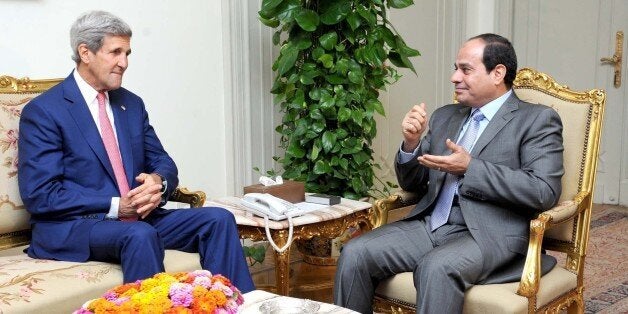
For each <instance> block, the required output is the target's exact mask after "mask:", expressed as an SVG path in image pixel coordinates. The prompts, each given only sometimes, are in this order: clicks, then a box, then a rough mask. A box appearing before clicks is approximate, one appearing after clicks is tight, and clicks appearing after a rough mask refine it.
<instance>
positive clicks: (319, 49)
mask: <svg viewBox="0 0 628 314" xmlns="http://www.w3.org/2000/svg"><path fill="white" fill-rule="evenodd" d="M323 54H325V49H323V48H322V47H316V48H314V50H312V58H313V59H314V60H318V58H320V57H321V56H322V55H323Z"/></svg>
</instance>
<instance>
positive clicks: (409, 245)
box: [334, 206, 483, 313]
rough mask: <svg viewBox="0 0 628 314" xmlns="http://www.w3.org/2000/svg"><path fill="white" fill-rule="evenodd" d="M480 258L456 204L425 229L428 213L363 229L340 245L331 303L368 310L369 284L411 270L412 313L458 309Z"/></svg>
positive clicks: (475, 275)
mask: <svg viewBox="0 0 628 314" xmlns="http://www.w3.org/2000/svg"><path fill="white" fill-rule="evenodd" d="M482 264H483V259H482V255H481V252H480V248H479V247H478V245H477V243H476V242H475V240H473V237H472V236H471V234H470V233H469V230H468V229H467V227H466V225H465V224H464V219H463V218H462V215H461V213H460V208H459V207H457V206H454V207H452V212H451V215H450V217H449V221H448V223H447V224H445V225H443V226H442V227H440V228H438V229H436V230H435V231H434V232H432V231H431V230H430V224H429V216H427V217H425V218H424V219H419V220H410V221H398V222H394V223H391V224H387V225H384V226H382V227H380V228H377V229H375V230H373V231H371V232H368V233H365V234H363V235H361V236H360V237H358V238H355V239H353V240H351V241H349V242H348V243H347V244H345V245H344V246H343V248H342V253H341V255H340V259H339V260H338V268H337V270H336V279H335V284H334V303H336V304H337V305H340V306H343V307H346V308H349V309H352V310H354V311H357V312H360V313H372V312H373V310H372V302H373V295H374V291H375V288H376V287H377V285H378V284H379V282H380V281H381V280H383V279H385V278H388V277H391V276H393V275H394V274H398V273H402V272H413V273H414V286H415V288H416V290H417V296H416V304H417V313H462V305H463V302H464V293H465V291H466V290H467V289H468V288H470V287H471V284H472V283H474V282H476V281H477V279H478V278H479V277H480V275H481V270H482Z"/></svg>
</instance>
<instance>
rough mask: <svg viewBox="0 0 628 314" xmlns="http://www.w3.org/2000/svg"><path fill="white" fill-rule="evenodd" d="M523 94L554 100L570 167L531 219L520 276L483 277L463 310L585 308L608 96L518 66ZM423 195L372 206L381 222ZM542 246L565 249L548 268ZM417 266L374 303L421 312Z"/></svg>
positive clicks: (383, 308)
mask: <svg viewBox="0 0 628 314" xmlns="http://www.w3.org/2000/svg"><path fill="white" fill-rule="evenodd" d="M513 88H514V91H515V93H516V94H517V96H518V97H519V98H520V99H522V100H525V101H528V102H531V103H541V104H545V105H548V106H550V107H552V108H554V109H555V110H556V111H557V112H558V114H559V115H560V117H561V119H562V122H563V128H564V129H563V144H564V149H565V150H564V157H563V158H564V160H563V161H564V168H565V174H564V176H563V178H562V185H563V192H562V195H561V198H560V202H559V204H558V205H557V206H555V207H554V208H552V209H550V210H548V211H545V212H543V213H541V214H539V215H538V217H537V218H536V219H534V220H532V221H531V222H530V239H529V244H528V253H527V257H526V261H525V266H524V270H523V274H522V278H521V280H520V281H519V282H513V283H504V284H489V285H476V286H474V287H472V288H471V289H469V290H468V291H467V292H466V294H465V301H464V310H463V312H464V313H526V312H527V313H538V312H552V313H553V312H558V311H561V310H568V312H570V313H582V312H583V311H584V300H583V289H584V283H583V276H584V258H585V256H586V249H587V242H588V239H589V224H590V219H591V206H592V200H593V198H592V193H593V187H594V183H595V173H596V168H597V158H598V150H599V143H600V136H601V132H602V117H603V114H604V105H605V102H606V93H605V92H604V91H603V90H598V89H592V90H589V91H585V92H577V91H572V90H570V89H569V87H567V86H564V85H560V84H558V83H556V81H554V79H553V78H552V77H550V76H549V75H547V74H544V73H541V72H538V71H536V70H533V69H530V68H523V69H521V70H520V71H519V72H518V73H517V77H516V79H515V82H514V85H513ZM416 202H417V195H413V194H412V193H408V192H405V191H401V192H399V193H396V194H394V195H391V196H389V197H387V198H385V199H380V200H377V201H376V202H375V204H374V206H373V213H374V217H373V221H374V222H375V223H376V225H375V227H378V226H381V225H382V224H384V223H386V222H387V219H388V212H389V211H390V210H403V209H402V208H403V207H408V206H413V204H415V203H416ZM542 249H546V250H551V251H555V252H560V253H563V254H566V262H565V265H556V267H554V269H552V270H551V271H550V272H549V273H547V274H546V275H544V276H541V275H540V274H541V270H540V260H541V251H542ZM415 297H416V290H415V288H414V285H413V279H412V273H401V274H397V275H395V276H393V277H391V278H389V279H387V280H385V281H383V282H381V283H380V284H379V286H378V287H377V289H376V291H375V299H374V309H375V311H376V312H382V313H414V312H415Z"/></svg>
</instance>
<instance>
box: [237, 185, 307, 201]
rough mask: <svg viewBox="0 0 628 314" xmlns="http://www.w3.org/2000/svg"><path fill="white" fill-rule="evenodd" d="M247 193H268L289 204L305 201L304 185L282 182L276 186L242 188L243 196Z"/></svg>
mask: <svg viewBox="0 0 628 314" xmlns="http://www.w3.org/2000/svg"><path fill="white" fill-rule="evenodd" d="M247 193H268V194H270V195H273V196H276V197H279V198H281V199H284V200H286V201H288V202H290V203H299V202H303V201H305V183H304V182H300V181H290V180H284V181H283V184H278V185H270V186H264V185H262V184H261V183H260V184H254V185H249V186H245V187H244V194H247Z"/></svg>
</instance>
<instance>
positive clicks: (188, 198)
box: [168, 187, 207, 207]
mask: <svg viewBox="0 0 628 314" xmlns="http://www.w3.org/2000/svg"><path fill="white" fill-rule="evenodd" d="M206 199H207V196H206V194H205V192H203V191H194V192H191V191H190V190H188V189H187V188H183V187H178V188H176V189H175V190H174V192H172V194H171V195H170V198H169V199H168V200H170V201H175V202H181V203H187V204H190V206H191V207H202V206H203V204H205V200H206Z"/></svg>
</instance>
